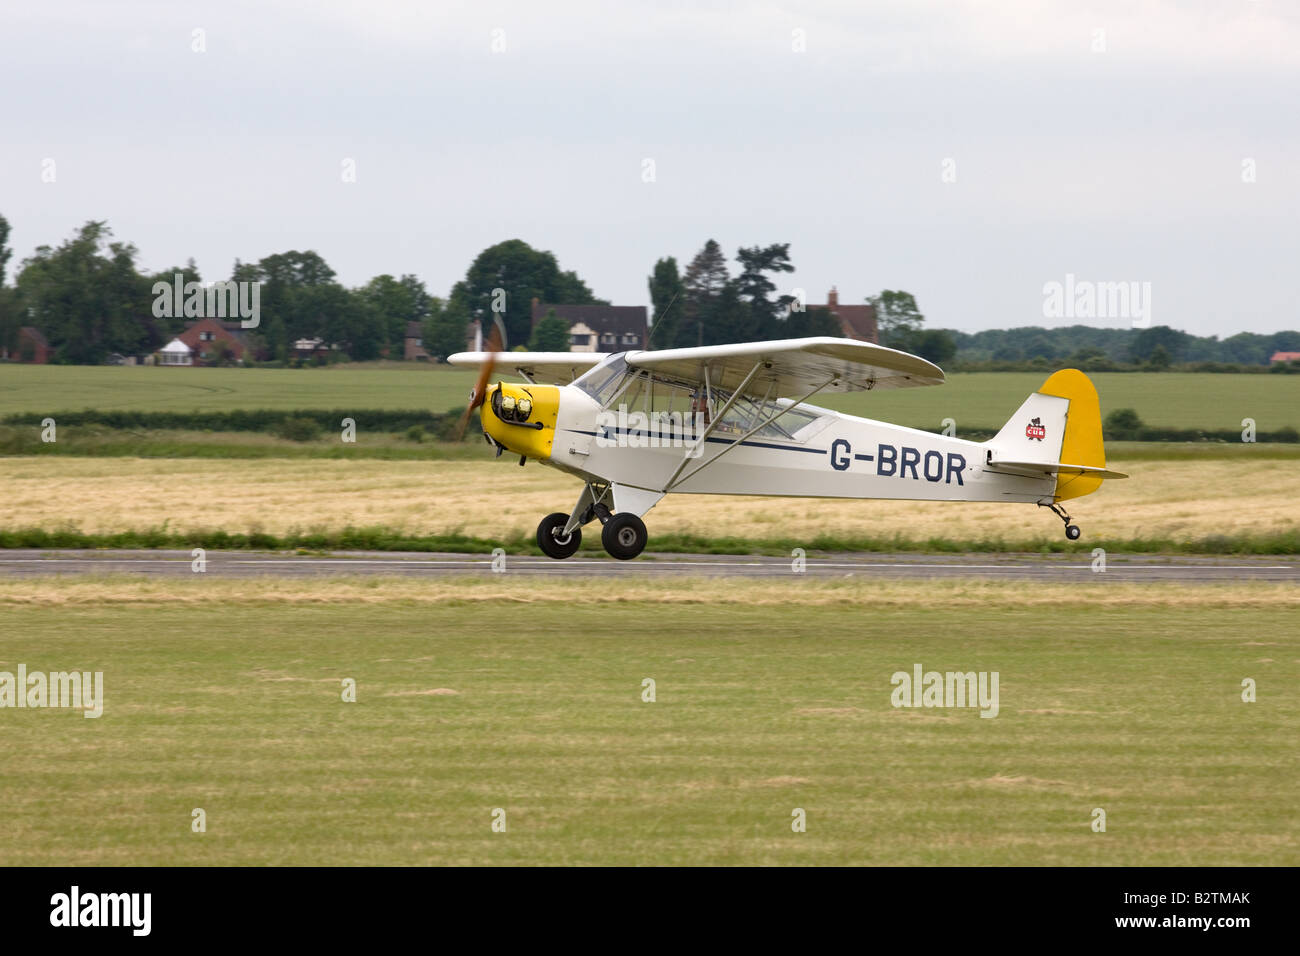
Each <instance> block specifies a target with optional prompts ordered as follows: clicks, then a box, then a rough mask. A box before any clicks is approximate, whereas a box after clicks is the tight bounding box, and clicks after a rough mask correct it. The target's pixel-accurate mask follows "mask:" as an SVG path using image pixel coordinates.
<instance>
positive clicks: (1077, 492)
mask: <svg viewBox="0 0 1300 956" xmlns="http://www.w3.org/2000/svg"><path fill="white" fill-rule="evenodd" d="M1038 391H1039V392H1040V393H1042V394H1043V395H1055V396H1057V397H1058V398H1066V399H1069V401H1070V407H1069V409H1068V410H1067V411H1066V413H1065V435H1064V436H1063V438H1062V440H1061V459H1060V460H1061V461H1062V462H1068V463H1069V464H1072V465H1086V466H1088V467H1090V468H1105V467H1106V447H1105V445H1103V444H1102V440H1101V403H1100V402H1099V401H1098V400H1097V389H1096V388H1095V387H1094V386H1093V384H1092V380H1091V379H1090V378H1088V376H1086V375H1084V374H1083V373H1082V372H1080V371H1079V370H1078V369H1077V368H1066V369H1061V371H1059V372H1053V373H1052V374H1051V375H1050V376H1049V377H1048V379H1047V381H1046V382H1044V383H1043V386H1042V388H1040V389H1039V390H1038ZM1101 483H1102V478H1101V477H1100V476H1098V475H1090V474H1086V473H1085V474H1073V475H1072V474H1059V475H1057V477H1056V500H1057V501H1065V500H1066V499H1067V498H1080V497H1082V496H1083V495H1090V494H1092V493H1093V492H1094V491H1096V490H1097V489H1098V488H1100V487H1101Z"/></svg>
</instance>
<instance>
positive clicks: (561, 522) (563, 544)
mask: <svg viewBox="0 0 1300 956" xmlns="http://www.w3.org/2000/svg"><path fill="white" fill-rule="evenodd" d="M568 523H569V516H568V515H567V514H565V513H564V512H563V511H557V512H555V513H554V514H549V515H547V516H546V517H545V518H543V519H542V523H541V524H539V525H538V526H537V546H538V547H539V548H541V549H542V553H543V554H544V555H546V556H547V557H548V558H556V559H562V558H570V557H573V555H574V553H575V552H576V551H577V550H578V545H580V544H582V531H581V529H579V528H574V529H573V530H572V531H570V532H569V533H568V534H565V533H564V526H565V525H566V524H568Z"/></svg>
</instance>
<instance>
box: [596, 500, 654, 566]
mask: <svg viewBox="0 0 1300 956" xmlns="http://www.w3.org/2000/svg"><path fill="white" fill-rule="evenodd" d="M646 538H647V535H646V530H645V522H644V521H642V520H641V519H640V518H638V517H637V516H636V515H634V514H629V513H626V512H624V513H622V514H616V515H614V516H613V517H611V518H610V519H609V520H608V521H606V522H605V527H603V528H602V529H601V531H600V543H601V544H603V545H604V546H605V550H606V551H608V552H609V554H610V557H614V558H618V559H619V560H620V561H628V560H630V559H632V558H635V557H636V556H637V555H638V554H640V553H641V552H642V550H644V548H645V543H646Z"/></svg>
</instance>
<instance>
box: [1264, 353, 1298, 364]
mask: <svg viewBox="0 0 1300 956" xmlns="http://www.w3.org/2000/svg"><path fill="white" fill-rule="evenodd" d="M1269 362H1270V363H1277V362H1300V352H1274V353H1273V357H1272V358H1271V359H1269Z"/></svg>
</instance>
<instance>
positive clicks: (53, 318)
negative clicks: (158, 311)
mask: <svg viewBox="0 0 1300 956" xmlns="http://www.w3.org/2000/svg"><path fill="white" fill-rule="evenodd" d="M111 236H112V230H110V229H109V228H108V225H107V223H104V222H95V221H91V222H87V223H86V224H85V225H84V226H82V227H81V228H80V229H79V230H78V231H77V233H76V234H75V235H74V236H73V237H72V238H71V239H69V240H67V241H66V242H64V243H63V244H62V245H61V246H59V247H58V248H57V249H51V248H50V247H49V246H40V247H38V248H37V249H36V251H35V253H34V254H33V255H32V257H31V258H29V259H26V260H24V261H23V268H22V271H21V272H20V273H19V274H18V281H17V289H18V293H19V295H20V296H21V297H22V303H23V308H24V309H25V310H26V311H27V314H28V315H29V316H30V322H31V324H32V325H35V326H36V327H37V328H39V329H40V330H41V331H42V332H43V333H44V334H45V337H46V338H47V339H48V340H49V342H50V345H51V346H53V348H54V349H55V351H56V355H57V357H58V359H60V360H62V361H66V362H73V363H77V364H90V365H97V364H99V363H100V362H102V361H103V360H104V358H105V357H107V355H108V354H109V353H110V352H124V353H130V352H138V351H140V350H142V349H144V348H147V347H152V346H154V345H157V344H160V343H159V342H157V334H156V332H154V331H152V329H153V326H152V324H151V322H152V304H153V296H152V290H151V288H150V284H149V281H148V280H147V279H146V278H145V277H144V276H142V275H140V273H139V272H138V271H137V270H136V267H135V257H136V248H135V246H133V245H131V244H130V243H121V242H111V241H109V239H110V237H111Z"/></svg>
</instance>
